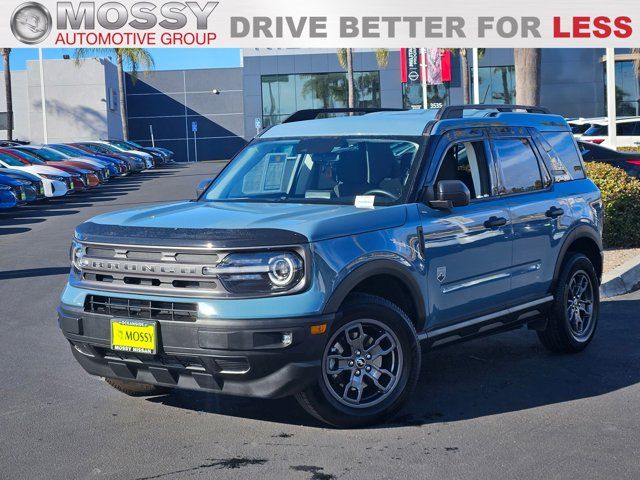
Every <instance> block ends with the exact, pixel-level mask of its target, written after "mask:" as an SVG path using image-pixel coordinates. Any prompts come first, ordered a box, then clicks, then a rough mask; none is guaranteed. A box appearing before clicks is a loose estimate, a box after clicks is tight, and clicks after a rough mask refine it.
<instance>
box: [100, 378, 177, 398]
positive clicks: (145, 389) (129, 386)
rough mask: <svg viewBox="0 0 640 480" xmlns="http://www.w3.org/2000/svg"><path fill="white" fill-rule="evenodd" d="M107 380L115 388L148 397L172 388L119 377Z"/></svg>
mask: <svg viewBox="0 0 640 480" xmlns="http://www.w3.org/2000/svg"><path fill="white" fill-rule="evenodd" d="M104 381H105V382H107V383H108V384H109V385H111V386H112V387H113V388H115V389H116V390H118V391H119V392H122V393H124V394H126V395H129V396H130V397H147V396H152V395H164V394H166V393H169V392H170V391H171V390H172V389H171V388H169V387H160V386H158V385H151V384H148V383H140V382H132V381H130V380H120V379H117V378H105V379H104Z"/></svg>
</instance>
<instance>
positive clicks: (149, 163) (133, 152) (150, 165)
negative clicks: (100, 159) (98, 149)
mask: <svg viewBox="0 0 640 480" xmlns="http://www.w3.org/2000/svg"><path fill="white" fill-rule="evenodd" d="M93 143H98V144H100V145H106V146H107V147H111V148H112V149H114V150H116V151H117V152H118V153H124V154H129V155H135V156H137V157H138V158H143V159H144V163H145V164H146V166H147V168H153V157H152V156H151V155H149V154H148V153H146V152H141V151H140V150H133V149H129V150H127V149H125V148H123V147H120V146H118V145H114V144H113V143H110V142H105V141H103V140H99V141H95V142H93Z"/></svg>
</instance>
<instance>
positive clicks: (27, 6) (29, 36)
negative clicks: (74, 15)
mask: <svg viewBox="0 0 640 480" xmlns="http://www.w3.org/2000/svg"><path fill="white" fill-rule="evenodd" d="M52 23H53V22H52V20H51V14H50V13H49V10H47V7H45V6H44V5H42V4H40V3H37V2H27V3H23V4H22V5H20V6H19V7H18V8H16V9H15V11H14V12H13V15H11V31H12V32H13V35H14V36H15V37H16V38H17V39H18V40H20V41H21V42H22V43H26V44H28V45H33V44H36V43H40V42H42V41H43V40H44V39H45V38H47V37H48V36H49V34H50V33H51V27H52Z"/></svg>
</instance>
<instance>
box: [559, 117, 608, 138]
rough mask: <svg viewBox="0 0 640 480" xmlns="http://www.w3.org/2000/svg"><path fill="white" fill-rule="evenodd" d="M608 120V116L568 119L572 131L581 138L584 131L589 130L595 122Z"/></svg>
mask: <svg viewBox="0 0 640 480" xmlns="http://www.w3.org/2000/svg"><path fill="white" fill-rule="evenodd" d="M602 121H604V122H606V121H607V117H594V118H570V119H567V123H568V124H569V127H571V132H572V133H573V136H574V137H576V138H580V137H581V136H582V135H584V133H585V132H586V131H587V130H589V129H590V128H591V126H592V124H593V122H602Z"/></svg>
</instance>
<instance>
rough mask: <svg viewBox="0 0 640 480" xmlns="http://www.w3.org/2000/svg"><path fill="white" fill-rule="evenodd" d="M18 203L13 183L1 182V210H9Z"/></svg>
mask: <svg viewBox="0 0 640 480" xmlns="http://www.w3.org/2000/svg"><path fill="white" fill-rule="evenodd" d="M16 205H18V199H17V198H16V196H15V194H14V193H13V191H12V189H11V185H4V184H2V183H0V211H2V210H8V209H10V208H13V207H15V206H16Z"/></svg>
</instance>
